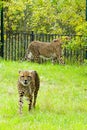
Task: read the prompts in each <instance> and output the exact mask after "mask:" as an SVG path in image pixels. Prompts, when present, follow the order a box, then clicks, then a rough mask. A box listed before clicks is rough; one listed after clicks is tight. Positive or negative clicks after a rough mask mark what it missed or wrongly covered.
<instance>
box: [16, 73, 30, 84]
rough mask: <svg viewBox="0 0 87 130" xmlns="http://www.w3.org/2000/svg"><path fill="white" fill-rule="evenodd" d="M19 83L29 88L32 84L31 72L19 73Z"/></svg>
mask: <svg viewBox="0 0 87 130" xmlns="http://www.w3.org/2000/svg"><path fill="white" fill-rule="evenodd" d="M19 82H20V83H21V84H22V85H23V86H28V85H29V84H30V83H31V82H32V75H31V72H29V71H19Z"/></svg>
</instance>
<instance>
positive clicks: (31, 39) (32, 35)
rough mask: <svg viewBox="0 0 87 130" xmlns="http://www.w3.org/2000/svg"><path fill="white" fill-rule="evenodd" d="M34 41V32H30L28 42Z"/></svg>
mask: <svg viewBox="0 0 87 130" xmlns="http://www.w3.org/2000/svg"><path fill="white" fill-rule="evenodd" d="M32 41H34V32H33V31H32V32H31V34H30V42H32Z"/></svg>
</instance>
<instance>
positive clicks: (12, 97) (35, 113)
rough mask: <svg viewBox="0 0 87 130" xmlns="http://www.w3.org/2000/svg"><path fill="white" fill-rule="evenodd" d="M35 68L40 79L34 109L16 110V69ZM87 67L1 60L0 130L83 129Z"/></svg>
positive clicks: (86, 111)
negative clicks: (20, 111) (21, 112)
mask: <svg viewBox="0 0 87 130" xmlns="http://www.w3.org/2000/svg"><path fill="white" fill-rule="evenodd" d="M22 69H23V70H25V69H26V70H30V69H34V70H37V72H38V73H39V76H40V80H41V87H40V90H39V93H38V98H37V104H36V109H35V110H32V111H31V112H28V105H27V101H26V99H25V98H24V106H23V115H21V116H20V115H19V113H18V92H17V79H18V71H19V70H22ZM86 129H87V66H86V65H83V66H75V65H65V66H60V65H51V64H50V63H47V64H40V65H39V64H36V63H29V62H11V61H8V62H6V61H3V60H0V130H86Z"/></svg>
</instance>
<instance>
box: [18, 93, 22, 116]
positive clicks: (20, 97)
mask: <svg viewBox="0 0 87 130" xmlns="http://www.w3.org/2000/svg"><path fill="white" fill-rule="evenodd" d="M22 107H23V95H20V96H19V113H20V114H22Z"/></svg>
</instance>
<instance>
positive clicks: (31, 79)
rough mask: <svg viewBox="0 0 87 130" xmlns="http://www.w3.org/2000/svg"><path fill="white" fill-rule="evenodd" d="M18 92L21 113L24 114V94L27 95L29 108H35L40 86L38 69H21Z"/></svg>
mask: <svg viewBox="0 0 87 130" xmlns="http://www.w3.org/2000/svg"><path fill="white" fill-rule="evenodd" d="M17 87H18V93H19V113H20V114H22V106H23V96H25V97H27V100H28V103H29V104H28V105H29V107H28V110H29V111H30V110H31V108H32V107H34V108H35V105H36V98H37V94H38V90H39V87H40V79H39V75H38V73H37V72H36V71H34V70H32V71H28V70H24V71H19V78H18V85H17Z"/></svg>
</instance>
